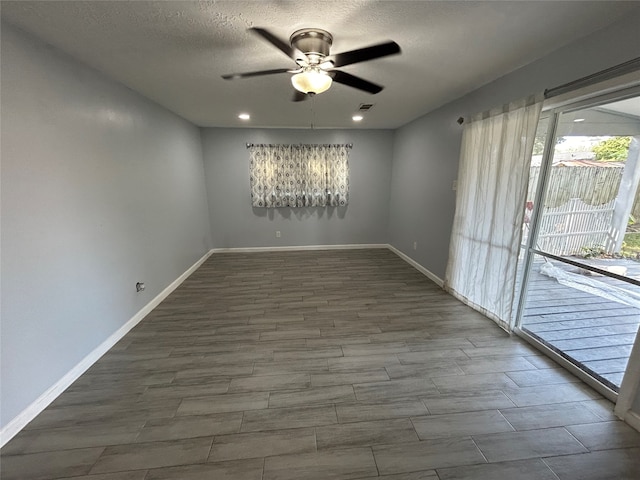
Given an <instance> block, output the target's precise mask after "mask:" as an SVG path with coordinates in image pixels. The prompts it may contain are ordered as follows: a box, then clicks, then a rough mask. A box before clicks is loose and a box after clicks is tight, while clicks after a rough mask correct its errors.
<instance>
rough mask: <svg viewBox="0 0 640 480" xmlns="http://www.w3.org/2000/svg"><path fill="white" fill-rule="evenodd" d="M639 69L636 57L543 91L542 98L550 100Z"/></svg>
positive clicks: (639, 59) (639, 61) (638, 58)
mask: <svg viewBox="0 0 640 480" xmlns="http://www.w3.org/2000/svg"><path fill="white" fill-rule="evenodd" d="M639 69H640V57H637V58H634V59H631V60H629V61H628V62H624V63H621V64H619V65H615V66H613V67H610V68H606V69H604V70H600V71H599V72H596V73H592V74H591V75H587V76H586V77H582V78H579V79H577V80H573V81H571V82H568V83H564V84H562V85H559V86H557V87H553V88H548V89H546V90H545V91H544V98H551V97H555V96H557V95H562V94H563V93H566V92H570V91H571V90H576V89H578V88H580V87H586V86H589V85H593V84H594V83H599V82H603V81H605V80H609V79H611V78H615V77H618V76H620V75H623V74H625V73H631V72H634V71H636V70H639Z"/></svg>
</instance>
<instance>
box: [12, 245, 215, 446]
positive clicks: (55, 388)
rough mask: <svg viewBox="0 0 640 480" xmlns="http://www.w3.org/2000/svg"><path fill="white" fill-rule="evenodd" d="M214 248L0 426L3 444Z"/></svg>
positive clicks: (171, 289)
mask: <svg viewBox="0 0 640 480" xmlns="http://www.w3.org/2000/svg"><path fill="white" fill-rule="evenodd" d="M212 253H213V250H210V251H209V252H207V253H206V254H205V255H204V256H203V257H202V258H201V259H200V260H198V261H197V262H196V263H194V264H193V265H192V266H191V267H189V269H188V270H187V271H186V272H184V273H183V274H182V275H180V276H179V277H178V278H177V279H176V280H174V281H173V282H172V283H171V284H170V285H169V286H168V287H167V288H165V289H164V290H163V291H162V292H160V293H159V294H158V295H156V297H155V298H154V299H153V300H151V301H150V302H149V303H148V304H146V305H145V306H144V307H143V308H142V309H141V310H140V311H138V313H136V314H135V315H134V316H133V317H131V319H129V320H128V321H127V323H125V324H124V325H122V326H121V327H120V328H119V329H118V330H116V331H115V332H114V333H113V334H112V335H111V336H110V337H109V338H107V339H106V340H105V341H104V342H102V343H101V344H100V345H99V346H98V347H97V348H96V349H94V350H93V351H92V352H91V353H89V354H88V355H87V356H86V357H84V358H83V359H82V360H81V361H80V363H78V364H77V365H76V366H75V367H73V368H72V369H71V370H69V372H67V373H66V374H65V375H64V376H63V377H62V378H61V379H60V380H58V381H57V382H56V383H55V384H53V385H52V386H51V387H50V388H49V389H48V390H46V391H45V392H44V393H43V394H42V395H40V396H39V397H38V398H37V399H36V400H35V401H34V402H33V403H32V404H31V405H29V406H28V407H27V408H25V409H24V410H23V411H22V412H20V413H19V414H18V415H17V416H16V417H15V418H14V419H13V420H11V421H10V422H9V423H7V424H6V425H5V426H4V427H3V428H2V430H0V447H3V446H4V445H5V444H6V443H7V442H8V441H9V440H11V439H12V438H13V437H14V436H16V435H17V434H18V432H20V430H22V429H23V428H24V427H25V426H26V425H27V424H28V423H29V422H30V421H31V420H33V419H34V418H35V417H36V416H37V415H38V414H40V412H42V411H43V410H44V409H45V408H47V407H48V406H49V405H50V404H51V403H52V402H53V401H54V400H55V399H56V398H58V396H59V395H60V394H61V393H62V392H64V391H65V390H66V389H67V388H68V387H69V386H70V385H71V384H72V383H73V382H75V381H76V380H77V379H78V378H79V377H80V375H82V374H83V373H84V372H86V371H87V370H88V369H89V367H91V366H92V365H93V364H94V363H95V362H97V361H98V360H99V359H100V357H102V356H103V355H104V354H105V353H107V352H108V351H109V349H110V348H111V347H113V346H114V345H115V344H116V343H118V341H119V340H120V339H121V338H122V337H124V336H125V335H126V334H127V333H128V332H129V330H131V329H132V328H133V327H135V326H136V325H137V324H138V323H140V321H141V320H142V319H143V318H144V317H146V316H147V315H148V314H149V313H150V312H151V311H152V310H153V309H154V308H156V307H157V306H158V305H159V304H160V302H162V301H163V300H164V299H165V298H167V297H168V296H169V294H171V292H173V291H174V290H175V289H176V288H178V287H179V286H180V284H181V283H182V282H184V281H185V280H186V279H187V277H189V275H191V274H192V273H193V272H195V271H196V270H197V269H198V267H200V265H202V264H203V263H204V262H205V261H206V260H207V258H209V257H210V256H211V254H212Z"/></svg>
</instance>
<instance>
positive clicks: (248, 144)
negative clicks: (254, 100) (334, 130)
mask: <svg viewBox="0 0 640 480" xmlns="http://www.w3.org/2000/svg"><path fill="white" fill-rule="evenodd" d="M307 145H312V146H321V147H347V148H353V143H297V144H289V143H279V144H273V143H247V148H251V147H261V146H262V147H283V146H284V147H304V146H307Z"/></svg>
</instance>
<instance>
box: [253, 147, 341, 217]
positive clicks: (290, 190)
mask: <svg viewBox="0 0 640 480" xmlns="http://www.w3.org/2000/svg"><path fill="white" fill-rule="evenodd" d="M350 148H351V147H350V146H349V145H252V146H250V147H249V156H250V163H249V170H250V178H251V203H252V205H253V206H254V207H266V208H273V207H325V206H333V207H337V206H346V205H347V204H348V203H349V150H350Z"/></svg>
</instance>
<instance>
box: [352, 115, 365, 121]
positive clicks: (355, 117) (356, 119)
mask: <svg viewBox="0 0 640 480" xmlns="http://www.w3.org/2000/svg"><path fill="white" fill-rule="evenodd" d="M363 118H364V117H363V116H362V115H354V116H353V117H351V119H352V120H353V121H354V122H360V121H362V119H363Z"/></svg>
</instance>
